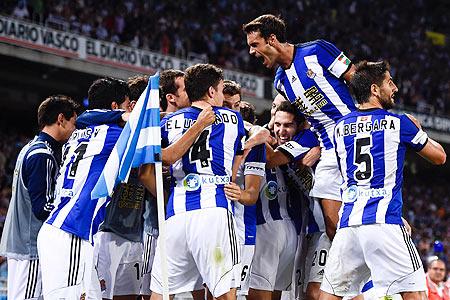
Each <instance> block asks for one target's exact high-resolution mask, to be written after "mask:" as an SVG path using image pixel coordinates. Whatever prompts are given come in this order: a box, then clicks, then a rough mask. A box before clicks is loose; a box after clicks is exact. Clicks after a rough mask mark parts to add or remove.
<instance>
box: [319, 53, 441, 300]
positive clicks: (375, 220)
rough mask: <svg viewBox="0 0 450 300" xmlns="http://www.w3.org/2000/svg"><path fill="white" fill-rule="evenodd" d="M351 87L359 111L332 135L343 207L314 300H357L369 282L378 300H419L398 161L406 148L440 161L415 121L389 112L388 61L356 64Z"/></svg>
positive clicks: (420, 282) (421, 278) (419, 276)
mask: <svg viewBox="0 0 450 300" xmlns="http://www.w3.org/2000/svg"><path fill="white" fill-rule="evenodd" d="M351 87H352V89H353V91H354V94H355V98H356V100H357V101H358V103H359V108H358V111H355V112H352V113H350V114H348V115H347V116H345V117H344V118H342V119H341V120H340V121H339V122H338V123H337V125H336V128H335V130H334V140H335V145H336V154H337V157H338V162H339V167H340V170H341V173H342V176H343V178H344V183H343V185H342V187H341V193H342V202H343V205H342V208H341V210H340V212H339V228H338V230H337V233H336V238H335V239H334V241H333V244H332V246H331V249H330V255H329V259H328V262H327V265H326V266H325V275H324V280H323V281H322V285H321V290H322V293H321V295H320V299H321V300H327V299H341V298H342V297H344V296H349V297H353V296H356V295H358V294H359V293H360V291H361V288H362V286H363V285H364V283H365V282H366V281H367V280H368V278H369V276H371V278H372V281H373V286H374V293H375V295H376V297H377V298H379V297H384V296H389V295H393V294H396V293H400V294H401V296H402V298H403V299H421V292H423V291H425V290H426V284H425V273H424V270H423V266H422V263H421V261H420V257H419V254H418V252H417V250H416V248H415V246H414V244H413V242H412V240H411V237H410V236H409V235H408V233H407V232H406V229H405V227H404V225H403V220H402V217H401V216H402V206H403V203H402V191H401V189H402V182H403V174H402V173H403V162H404V158H405V152H406V149H407V148H411V149H413V150H414V151H416V152H418V154H419V155H421V156H422V157H424V158H426V159H427V160H428V161H430V162H431V163H433V164H437V165H439V164H443V163H444V162H445V160H446V154H445V152H444V149H443V148H442V146H441V145H440V144H438V143H437V142H435V141H434V140H432V139H431V138H429V137H428V136H427V134H426V133H425V132H424V131H423V130H422V128H421V126H420V123H419V122H418V121H417V120H416V119H415V118H413V117H412V116H409V115H397V114H394V113H390V112H388V110H389V109H390V108H392V107H393V106H394V94H395V93H396V92H397V91H398V89H397V87H396V86H395V84H394V82H393V80H392V78H391V75H390V72H389V65H388V63H387V62H376V63H372V62H367V61H363V62H360V63H358V64H357V65H356V71H355V74H354V75H353V78H352V80H351Z"/></svg>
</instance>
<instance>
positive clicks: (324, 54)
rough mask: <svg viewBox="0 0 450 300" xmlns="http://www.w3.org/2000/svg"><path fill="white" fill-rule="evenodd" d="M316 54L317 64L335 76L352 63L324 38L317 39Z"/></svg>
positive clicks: (339, 75)
mask: <svg viewBox="0 0 450 300" xmlns="http://www.w3.org/2000/svg"><path fill="white" fill-rule="evenodd" d="M316 54H317V60H318V61H319V64H320V65H321V66H322V67H323V68H324V69H327V70H328V71H329V72H330V73H331V74H333V75H334V76H336V77H337V78H340V77H341V76H342V75H343V74H344V73H345V72H346V71H347V70H348V69H349V68H350V66H351V63H352V62H351V61H350V59H348V57H347V56H345V54H344V53H343V52H342V51H341V50H339V49H338V48H337V47H336V46H335V45H333V44H331V43H329V42H327V41H324V40H318V41H317V43H316Z"/></svg>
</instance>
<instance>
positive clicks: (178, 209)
mask: <svg viewBox="0 0 450 300" xmlns="http://www.w3.org/2000/svg"><path fill="white" fill-rule="evenodd" d="M185 85H186V92H187V94H188V96H189V99H190V101H191V103H192V106H191V107H188V108H185V109H181V110H179V111H177V112H175V113H172V114H169V115H167V116H166V117H165V118H164V119H163V120H162V121H161V138H162V147H163V148H164V147H168V146H169V145H171V144H173V143H175V142H176V141H177V140H179V139H180V138H181V137H182V135H183V133H184V132H185V131H186V130H188V128H189V127H191V126H192V124H193V123H195V122H196V120H197V118H198V116H199V114H200V113H201V111H202V110H203V109H207V108H211V107H212V109H213V111H214V113H215V117H216V119H215V122H214V123H213V124H212V125H210V126H208V127H206V128H205V130H203V132H202V133H201V134H200V136H199V137H198V139H197V141H196V142H195V143H194V144H193V145H192V146H191V147H190V148H189V150H188V152H187V153H186V154H184V155H183V157H182V159H180V160H178V161H177V162H176V163H175V164H173V165H172V167H171V175H172V187H171V191H172V193H171V195H170V196H169V200H168V203H167V209H166V214H167V215H166V218H167V219H166V222H167V236H166V237H165V238H166V242H167V248H166V251H167V257H168V260H167V264H168V268H167V269H168V279H169V293H170V294H177V293H182V292H189V291H193V290H199V289H202V284H203V283H205V284H206V285H207V287H208V288H209V289H210V291H211V293H212V294H213V296H214V297H216V298H217V299H235V297H236V294H235V288H236V287H237V286H238V285H239V282H238V280H237V274H236V271H237V268H238V265H239V247H238V244H237V239H236V236H235V230H234V227H235V224H234V217H233V213H232V204H231V201H230V200H229V199H228V198H227V197H226V196H225V192H224V186H225V184H226V183H229V182H230V181H231V179H232V175H234V172H233V171H234V170H237V167H238V166H239V164H240V161H241V154H242V153H243V150H242V143H241V141H242V139H243V138H244V137H245V132H244V124H243V121H242V118H241V116H240V115H239V113H236V112H234V111H231V110H229V109H226V108H222V107H221V106H222V104H223V72H222V70H220V69H219V68H217V67H215V66H213V65H210V64H198V65H195V66H192V67H189V68H188V69H187V70H186V75H185ZM205 224H207V225H208V226H207V230H206V228H205ZM205 234H207V236H208V238H207V239H205ZM159 251H160V248H159V247H158V246H157V248H156V254H155V261H154V263H153V270H152V280H151V289H152V296H151V299H161V298H162V296H161V294H162V286H161V283H162V281H163V278H162V274H161V258H160V253H159Z"/></svg>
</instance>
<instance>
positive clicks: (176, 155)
mask: <svg viewBox="0 0 450 300" xmlns="http://www.w3.org/2000/svg"><path fill="white" fill-rule="evenodd" d="M204 129H205V126H204V125H203V124H202V123H199V122H195V123H194V125H192V127H191V128H189V129H188V130H187V131H186V132H185V133H184V134H183V136H182V137H181V138H180V139H179V140H178V141H176V142H175V143H173V144H172V145H170V146H169V147H167V148H164V149H162V151H161V152H162V161H163V164H165V165H172V164H174V163H175V162H176V161H177V160H179V159H180V158H181V157H183V155H184V154H185V153H186V152H187V151H188V150H189V148H190V147H191V146H192V144H194V142H195V140H196V139H197V137H198V136H199V135H200V133H202V131H203V130H204Z"/></svg>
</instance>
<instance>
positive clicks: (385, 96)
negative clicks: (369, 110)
mask: <svg viewBox="0 0 450 300" xmlns="http://www.w3.org/2000/svg"><path fill="white" fill-rule="evenodd" d="M396 92H398V88H397V86H396V85H395V83H394V81H393V80H392V77H391V74H390V73H389V72H388V71H387V72H386V74H385V75H384V79H383V82H382V84H381V86H380V96H379V101H380V104H381V106H382V107H383V108H384V109H391V108H393V107H394V105H395V102H394V95H395V93H396Z"/></svg>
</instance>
